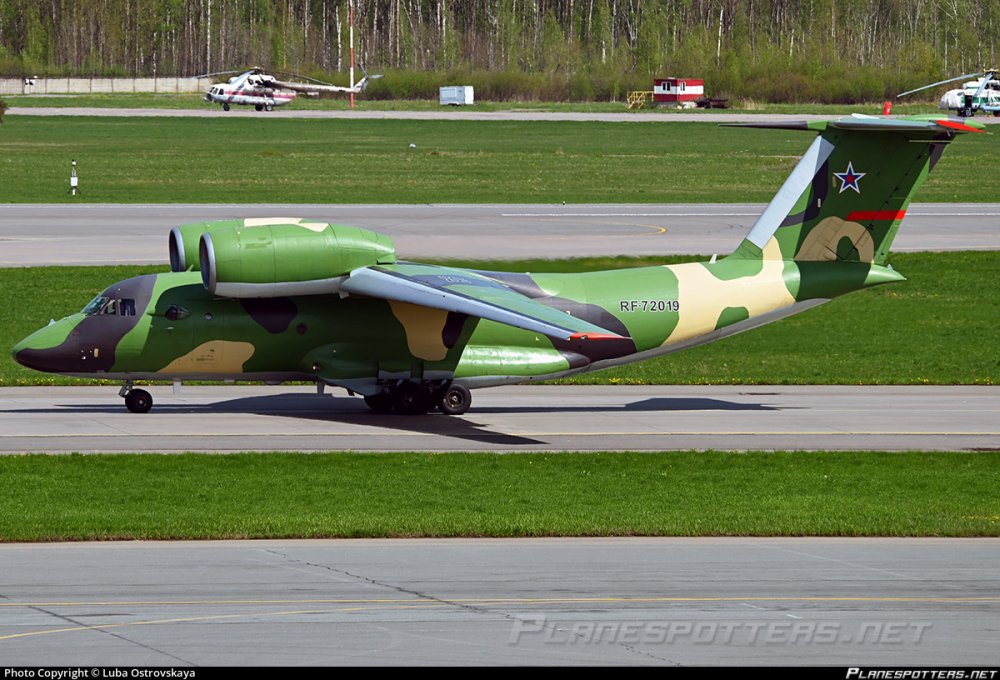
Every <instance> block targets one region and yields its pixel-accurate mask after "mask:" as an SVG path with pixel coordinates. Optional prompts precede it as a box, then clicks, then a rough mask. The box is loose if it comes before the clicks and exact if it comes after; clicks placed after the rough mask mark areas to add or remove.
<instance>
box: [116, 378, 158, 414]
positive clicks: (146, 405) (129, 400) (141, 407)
mask: <svg viewBox="0 0 1000 680" xmlns="http://www.w3.org/2000/svg"><path fill="white" fill-rule="evenodd" d="M118 395H119V396H120V397H124V399H125V408H127V409H128V410H129V411H131V412H132V413H149V409H151V408H153V396H152V395H151V394H150V393H149V392H147V391H146V390H137V389H135V388H133V387H132V383H131V382H126V383H125V384H124V385H123V386H122V388H121V390H120V391H119V392H118Z"/></svg>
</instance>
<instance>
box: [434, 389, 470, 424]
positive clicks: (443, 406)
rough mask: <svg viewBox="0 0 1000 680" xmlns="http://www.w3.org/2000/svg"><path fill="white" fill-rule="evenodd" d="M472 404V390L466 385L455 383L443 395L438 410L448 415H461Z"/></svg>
mask: <svg viewBox="0 0 1000 680" xmlns="http://www.w3.org/2000/svg"><path fill="white" fill-rule="evenodd" d="M471 405H472V392H470V391H469V388H468V387H466V386H465V385H459V384H457V383H453V384H451V385H449V386H448V389H446V390H445V391H444V394H443V395H441V399H440V400H439V401H438V405H437V407H438V410H439V411H441V413H443V414H445V415H446V416H460V415H462V414H463V413H465V412H466V411H468V410H469V406H471Z"/></svg>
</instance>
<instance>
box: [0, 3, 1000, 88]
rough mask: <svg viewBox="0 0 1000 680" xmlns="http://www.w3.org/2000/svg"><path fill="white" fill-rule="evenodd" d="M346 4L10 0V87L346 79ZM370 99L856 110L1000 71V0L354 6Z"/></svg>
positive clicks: (0, 19) (3, 65)
mask: <svg viewBox="0 0 1000 680" xmlns="http://www.w3.org/2000/svg"><path fill="white" fill-rule="evenodd" d="M348 5H349V2H348V0H86V1H84V0H0V75H6V76H13V75H18V76H21V75H39V76H44V75H75V76H97V75H118V76H157V75H158V76H174V75H182V76H190V75H198V74H204V73H212V72H217V71H223V70H227V69H240V68H245V67H249V66H253V65H261V66H264V67H266V68H270V69H274V70H283V71H289V72H294V73H298V74H303V75H308V76H312V77H317V78H321V79H323V80H329V81H334V82H338V83H343V82H345V81H346V73H345V72H346V70H347V67H348V63H349V50H348ZM354 7H355V10H354V11H355V45H356V50H355V53H356V55H357V61H358V62H359V63H360V64H362V65H363V66H365V67H366V68H367V69H368V71H369V72H379V73H385V74H386V78H384V79H382V80H379V81H376V82H375V84H374V85H373V87H372V88H371V90H369V96H372V97H382V98H433V97H435V96H436V94H437V86H438V85H439V84H442V83H443V82H445V81H447V82H448V83H449V84H471V85H475V86H476V88H477V97H479V98H485V99H497V100H516V99H542V100H553V101H559V100H577V101H580V100H612V99H615V100H618V99H623V98H624V96H625V94H626V93H627V91H628V90H632V89H650V87H651V84H652V83H651V79H652V78H653V77H654V76H673V75H676V76H687V77H701V78H704V79H705V81H706V90H707V91H708V93H709V94H712V95H713V96H730V97H740V98H750V99H759V100H768V101H775V102H782V101H788V102H802V101H819V102H857V101H872V100H878V99H882V98H885V97H888V96H892V95H894V94H896V93H898V92H900V91H901V90H904V89H908V88H910V87H915V86H917V85H921V84H926V83H929V82H932V81H935V80H940V79H943V78H945V77H949V76H958V75H962V74H965V73H970V72H974V71H977V70H979V69H981V68H984V67H992V66H994V65H996V56H997V55H996V47H995V44H996V42H997V39H998V38H1000V0H773V1H770V2H768V1H764V0H561V1H556V0H479V1H474V0H469V1H463V0H355V3H354Z"/></svg>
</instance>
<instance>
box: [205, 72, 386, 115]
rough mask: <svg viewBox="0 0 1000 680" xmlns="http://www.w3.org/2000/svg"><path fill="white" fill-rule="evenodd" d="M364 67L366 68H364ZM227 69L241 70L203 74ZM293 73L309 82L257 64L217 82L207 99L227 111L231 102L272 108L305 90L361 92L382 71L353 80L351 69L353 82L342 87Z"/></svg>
mask: <svg viewBox="0 0 1000 680" xmlns="http://www.w3.org/2000/svg"><path fill="white" fill-rule="evenodd" d="M361 70H362V71H364V69H361ZM225 73H238V72H237V71H219V72H216V73H206V74H205V75H203V76H199V77H200V78H207V77H210V76H216V75H222V74H225ZM286 75H291V76H292V77H293V78H298V79H300V80H307V81H309V82H296V81H292V80H279V79H278V78H275V77H274V76H273V75H270V74H268V73H265V72H264V69H262V68H260V67H259V66H258V67H254V68H252V69H250V70H249V71H244V72H243V73H240V74H239V75H236V76H233V77H232V78H230V79H229V80H228V81H226V82H225V83H215V84H213V85H212V87H211V88H209V90H208V92H206V93H205V101H207V102H210V103H215V104H221V105H222V109H223V110H224V111H228V110H229V108H230V106H232V105H234V104H235V105H238V106H252V107H254V108H255V109H256V110H258V111H271V110H273V109H274V107H276V106H284V105H285V104H289V103H291V102H292V101H293V100H294V99H295V97H297V96H298V95H300V94H304V95H305V96H307V97H318V96H319V95H320V94H351V95H355V94H360V93H361V92H364V91H365V89H366V88H367V87H368V82H369V81H371V80H374V79H375V78H381V77H382V75H381V74H375V75H368V74H367V73H365V77H364V78H362V79H361V80H359V81H358V82H357V83H355V82H354V71H353V69H352V71H351V85H350V86H348V87H343V86H340V85H331V84H330V83H324V82H322V81H320V80H316V79H315V78H307V77H305V76H297V75H294V74H286Z"/></svg>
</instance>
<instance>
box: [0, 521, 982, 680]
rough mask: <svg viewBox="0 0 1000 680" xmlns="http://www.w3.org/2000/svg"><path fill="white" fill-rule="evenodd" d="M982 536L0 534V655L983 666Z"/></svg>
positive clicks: (157, 661)
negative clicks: (70, 537) (26, 540)
mask: <svg viewBox="0 0 1000 680" xmlns="http://www.w3.org/2000/svg"><path fill="white" fill-rule="evenodd" d="M998 551H1000V541H998V540H997V539H975V540H962V539H889V540H883V539H871V538H869V539H835V538H827V539H808V538H763V539H738V538H730V539H722V538H700V539H699V538H617V539H607V538H598V539H586V538H584V539H576V538H566V539H560V538H548V539H527V540H523V539H522V540H519V539H497V540H491V539H474V540H464V539H448V540H336V541H226V542H208V541H205V542H193V543H186V542H178V543H143V542H130V543H102V544H94V543H72V544H39V545H16V544H14V545H4V546H0V561H2V563H3V564H4V570H3V583H2V585H0V658H2V659H3V663H4V665H6V666H19V665H44V666H84V667H87V666H92V665H101V666H104V665H153V666H175V667H180V666H203V665H204V666H208V665H234V666H244V665H265V666H292V665H306V666H309V665H328V664H329V665H332V664H344V665H355V664H365V665H400V664H405V665H432V664H433V665H459V664H461V665H493V664H519V665H525V664H527V665H534V664H544V665H598V664H600V665H609V664H615V665H621V664H656V665H693V664H701V665H783V664H790V665H791V664H794V665H800V664H810V665H817V664H835V665H843V666H847V665H850V666H858V665H862V666H863V665H902V666H935V667H938V666H949V665H959V666H976V665H986V666H994V665H996V650H997V649H998V646H1000V632H998V630H997V626H996V620H997V617H998V616H1000V597H998V595H997V593H998V592H1000V561H998V560H997V559H996V558H997V555H998Z"/></svg>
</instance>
